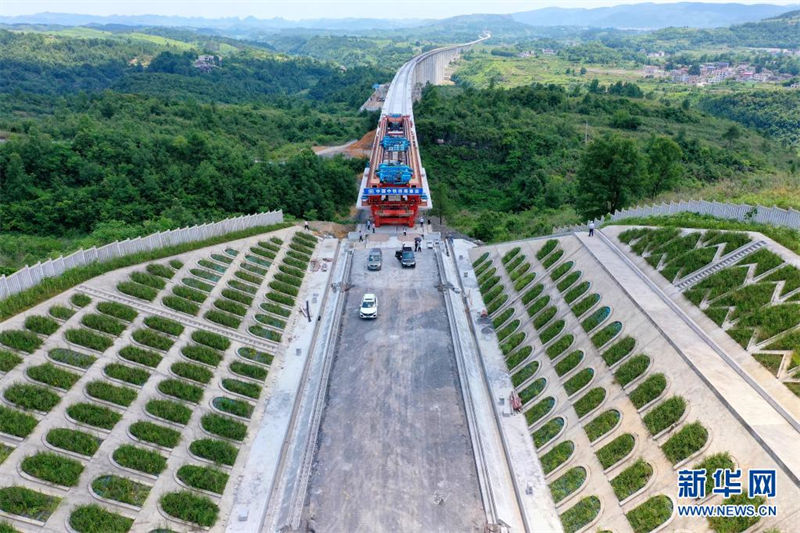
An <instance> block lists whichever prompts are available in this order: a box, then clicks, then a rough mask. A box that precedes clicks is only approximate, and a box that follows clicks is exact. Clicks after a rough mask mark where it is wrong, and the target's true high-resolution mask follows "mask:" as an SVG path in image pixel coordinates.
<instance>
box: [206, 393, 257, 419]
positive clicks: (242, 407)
mask: <svg viewBox="0 0 800 533" xmlns="http://www.w3.org/2000/svg"><path fill="white" fill-rule="evenodd" d="M212 404H213V405H214V407H216V408H217V409H219V410H220V411H224V412H226V413H228V414H232V415H236V416H241V417H242V418H250V416H252V414H253V406H252V405H250V404H249V403H247V402H245V401H242V400H234V399H233V398H227V397H225V396H217V397H216V398H214V400H213V401H212Z"/></svg>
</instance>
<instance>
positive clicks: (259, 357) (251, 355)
mask: <svg viewBox="0 0 800 533" xmlns="http://www.w3.org/2000/svg"><path fill="white" fill-rule="evenodd" d="M236 353H238V354H239V355H240V356H242V357H244V358H245V359H249V360H251V361H255V362H256V363H262V364H265V365H269V364H271V363H272V355H270V354H268V353H266V352H259V351H257V350H254V349H253V348H248V347H246V346H242V347H241V348H239V349H238V350H237V351H236Z"/></svg>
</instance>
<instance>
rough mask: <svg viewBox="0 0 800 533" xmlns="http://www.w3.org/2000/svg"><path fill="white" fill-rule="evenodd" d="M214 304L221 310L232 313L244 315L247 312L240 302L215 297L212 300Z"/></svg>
mask: <svg viewBox="0 0 800 533" xmlns="http://www.w3.org/2000/svg"><path fill="white" fill-rule="evenodd" d="M231 292H233V291H231ZM214 305H215V306H217V307H218V308H219V309H222V310H223V311H227V312H229V313H233V314H234V315H239V316H244V315H246V314H247V307H245V306H243V305H242V304H240V303H237V302H233V301H231V300H227V299H225V298H219V299H217V300H216V301H215V302H214Z"/></svg>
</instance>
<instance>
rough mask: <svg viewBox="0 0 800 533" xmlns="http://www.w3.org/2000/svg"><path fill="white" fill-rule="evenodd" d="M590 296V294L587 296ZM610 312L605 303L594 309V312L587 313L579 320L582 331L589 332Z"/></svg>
mask: <svg viewBox="0 0 800 533" xmlns="http://www.w3.org/2000/svg"><path fill="white" fill-rule="evenodd" d="M589 298H591V296H590V297H589ZM610 314H611V308H610V307H608V306H607V305H605V306H603V307H601V308H599V309H597V310H595V312H594V313H592V314H591V315H589V316H588V317H587V318H585V319H584V320H583V321H582V322H581V326H582V327H583V331H585V332H587V333H588V332H590V331H592V330H593V329H594V328H596V327H597V326H599V325H600V323H601V322H602V321H603V320H605V319H606V318H608V315H610Z"/></svg>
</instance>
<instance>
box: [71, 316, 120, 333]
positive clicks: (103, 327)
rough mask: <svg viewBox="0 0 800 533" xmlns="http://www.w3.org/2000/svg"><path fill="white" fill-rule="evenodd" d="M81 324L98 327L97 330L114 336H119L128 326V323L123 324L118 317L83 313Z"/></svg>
mask: <svg viewBox="0 0 800 533" xmlns="http://www.w3.org/2000/svg"><path fill="white" fill-rule="evenodd" d="M81 324H83V325H84V326H86V327H87V328H91V329H96V330H97V331H102V332H103V333H108V334H109V335H113V336H114V337H119V336H120V335H121V334H122V332H123V331H125V328H127V327H128V326H127V325H126V324H123V323H122V322H120V321H119V320H117V319H114V318H111V317H110V316H107V315H99V314H87V315H83V318H82V319H81Z"/></svg>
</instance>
